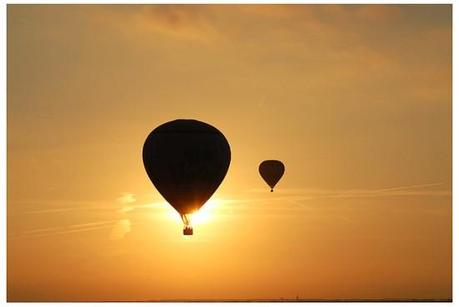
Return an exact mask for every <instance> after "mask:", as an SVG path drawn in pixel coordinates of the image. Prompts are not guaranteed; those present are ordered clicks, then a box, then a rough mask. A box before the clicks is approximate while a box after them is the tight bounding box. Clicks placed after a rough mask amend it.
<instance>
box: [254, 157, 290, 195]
mask: <svg viewBox="0 0 459 307" xmlns="http://www.w3.org/2000/svg"><path fill="white" fill-rule="evenodd" d="M258 171H259V172H260V175H261V177H263V179H264V180H265V181H266V183H267V184H268V185H269V186H270V187H271V192H272V191H273V189H274V187H275V186H276V184H277V183H278V182H279V180H280V179H281V178H282V176H283V175H284V171H285V167H284V164H283V163H282V162H281V161H278V160H266V161H263V162H261V164H260V166H259V167H258Z"/></svg>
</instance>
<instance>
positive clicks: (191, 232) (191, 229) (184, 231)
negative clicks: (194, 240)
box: [183, 227, 193, 236]
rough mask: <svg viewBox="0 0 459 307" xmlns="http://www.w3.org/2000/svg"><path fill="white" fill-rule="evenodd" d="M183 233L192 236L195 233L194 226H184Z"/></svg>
mask: <svg viewBox="0 0 459 307" xmlns="http://www.w3.org/2000/svg"><path fill="white" fill-rule="evenodd" d="M183 235H184V236H192V235H193V228H191V227H185V228H183Z"/></svg>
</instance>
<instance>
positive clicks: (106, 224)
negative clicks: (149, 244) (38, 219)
mask: <svg viewBox="0 0 459 307" xmlns="http://www.w3.org/2000/svg"><path fill="white" fill-rule="evenodd" d="M117 221H118V220H110V221H99V222H90V223H81V224H71V225H66V226H56V227H47V228H37V229H33V230H26V231H23V232H20V233H9V234H8V236H9V237H12V238H15V237H46V236H53V235H61V234H69V233H76V232H85V231H92V230H98V229H104V228H110V227H112V226H113V225H114V224H115V223H116V222H117Z"/></svg>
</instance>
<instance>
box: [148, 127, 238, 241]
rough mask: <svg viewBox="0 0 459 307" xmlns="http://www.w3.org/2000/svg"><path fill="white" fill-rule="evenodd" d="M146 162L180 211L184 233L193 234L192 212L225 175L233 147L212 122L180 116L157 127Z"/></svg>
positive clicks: (157, 183)
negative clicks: (207, 122) (190, 216)
mask: <svg viewBox="0 0 459 307" xmlns="http://www.w3.org/2000/svg"><path fill="white" fill-rule="evenodd" d="M142 155H143V163H144V166H145V170H146V171H147V174H148V177H149V178H150V180H151V182H152V183H153V185H154V186H155V187H156V189H157V190H158V191H159V193H160V194H161V195H162V196H163V197H164V198H165V199H166V200H167V202H168V203H169V204H170V205H171V206H172V207H174V209H175V210H177V212H178V213H179V214H180V216H181V218H182V220H183V223H184V229H183V234H184V235H192V234H193V228H192V226H191V225H190V218H189V215H190V214H191V213H193V212H195V211H197V210H199V208H201V206H202V205H204V203H205V202H206V201H207V200H208V199H209V198H210V197H211V196H212V194H213V193H214V192H215V191H216V190H217V188H218V186H219V185H220V183H221V182H222V180H223V178H225V175H226V172H227V171H228V167H229V164H230V160H231V150H230V146H229V144H228V141H227V140H226V138H225V136H224V135H223V134H222V133H221V132H220V131H218V130H217V129H216V128H215V127H212V126H211V125H209V124H206V123H203V122H200V121H197V120H191V119H177V120H174V121H170V122H167V123H164V124H162V125H160V126H159V127H157V128H155V129H154V130H153V131H152V132H151V133H150V134H149V135H148V137H147V139H146V140H145V144H144V145H143V153H142Z"/></svg>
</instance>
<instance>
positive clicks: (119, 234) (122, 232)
mask: <svg viewBox="0 0 459 307" xmlns="http://www.w3.org/2000/svg"><path fill="white" fill-rule="evenodd" d="M130 231H131V221H130V220H129V219H122V220H119V221H118V223H116V224H115V226H113V228H112V231H111V233H110V240H120V239H123V238H124V237H125V236H126V234H127V233H128V232H130Z"/></svg>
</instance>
